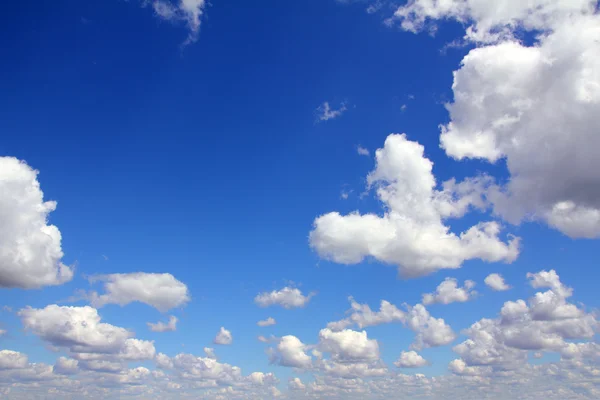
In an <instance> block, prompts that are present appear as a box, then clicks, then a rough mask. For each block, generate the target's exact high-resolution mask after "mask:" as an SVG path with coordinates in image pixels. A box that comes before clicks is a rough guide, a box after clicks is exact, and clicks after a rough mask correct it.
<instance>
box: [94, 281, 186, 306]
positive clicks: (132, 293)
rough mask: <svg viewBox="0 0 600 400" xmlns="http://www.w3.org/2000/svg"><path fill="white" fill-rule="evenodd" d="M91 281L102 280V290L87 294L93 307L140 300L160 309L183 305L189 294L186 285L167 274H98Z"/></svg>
mask: <svg viewBox="0 0 600 400" xmlns="http://www.w3.org/2000/svg"><path fill="white" fill-rule="evenodd" d="M90 281H91V282H92V283H95V282H103V283H104V292H105V293H102V294H98V293H96V292H92V293H91V294H90V295H89V298H90V301H91V303H92V305H93V306H94V307H96V308H100V307H103V306H105V305H107V304H118V305H120V306H125V305H127V304H129V303H132V302H140V303H144V304H147V305H149V306H152V307H154V308H156V309H157V310H159V311H161V312H166V311H169V310H170V309H172V308H175V307H180V306H183V305H185V304H186V303H187V302H188V301H189V300H190V296H189V293H188V288H187V286H186V285H185V284H184V283H183V282H180V281H178V280H177V279H175V277H174V276H173V275H171V274H152V273H145V272H135V273H130V274H111V275H100V276H95V277H93V278H90Z"/></svg>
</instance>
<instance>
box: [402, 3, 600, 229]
mask: <svg viewBox="0 0 600 400" xmlns="http://www.w3.org/2000/svg"><path fill="white" fill-rule="evenodd" d="M596 7H597V1H596V0H561V1H555V0H532V1H528V2H522V1H519V0H502V1H497V2H483V1H478V0H449V1H443V2H441V1H440V2H432V1H429V0H417V1H412V2H410V3H409V4H408V5H406V6H402V7H400V8H399V9H398V11H397V13H396V18H398V19H399V20H400V21H401V24H402V26H403V27H404V28H405V29H408V30H418V29H420V27H422V25H423V24H422V23H423V22H424V21H425V20H426V19H433V20H435V19H444V18H453V19H457V20H459V21H461V22H463V23H466V24H467V25H468V28H467V31H466V38H467V39H470V40H475V41H479V42H488V43H493V44H491V45H487V46H484V47H478V48H475V49H473V50H471V51H470V52H469V53H468V55H467V56H466V57H464V59H463V60H462V63H461V67H460V69H459V70H457V71H455V73H454V84H453V86H452V89H453V91H454V101H453V102H452V103H450V104H449V105H448V110H449V112H450V122H449V123H448V124H446V125H445V126H443V127H442V133H441V137H440V140H441V145H442V147H443V148H444V149H445V150H446V153H447V154H448V155H449V156H452V157H454V158H456V159H464V158H479V159H483V160H486V161H489V162H492V163H493V162H496V161H497V160H499V159H505V160H506V165H507V167H508V170H509V172H510V179H509V180H508V183H507V184H506V185H504V186H499V187H492V189H493V190H490V192H489V193H488V198H489V200H490V201H491V202H492V203H493V205H494V212H495V213H496V214H498V215H500V216H502V217H503V218H504V219H506V220H507V221H509V222H511V223H519V222H521V221H523V220H530V219H534V220H541V221H544V222H546V223H547V224H548V225H550V226H552V227H554V228H555V229H557V230H559V231H561V232H562V233H564V234H566V235H568V236H570V237H572V238H597V237H599V236H600V200H599V199H600V195H599V193H598V187H600V176H599V175H598V174H597V173H596V171H597V170H598V168H599V167H600V161H599V160H600V157H598V150H597V149H598V148H600V137H599V136H598V135H597V131H596V129H595V127H596V126H598V124H599V123H600V115H599V114H598V113H597V112H596V111H597V109H598V107H599V106H600V74H598V72H597V71H598V70H600V48H598V41H599V40H600V29H599V28H598V27H599V26H600V15H598V13H597V12H596ZM522 31H530V32H533V33H535V34H537V36H536V39H535V43H534V44H533V45H525V44H523V43H521V42H520V41H519V40H518V39H516V38H515V36H518V34H515V32H522ZM540 32H541V33H540ZM549 110H552V112H550V111H549ZM565 132H568V134H565Z"/></svg>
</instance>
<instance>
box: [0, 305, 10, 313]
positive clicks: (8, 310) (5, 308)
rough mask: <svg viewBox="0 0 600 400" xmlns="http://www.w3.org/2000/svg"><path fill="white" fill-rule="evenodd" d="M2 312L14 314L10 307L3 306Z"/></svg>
mask: <svg viewBox="0 0 600 400" xmlns="http://www.w3.org/2000/svg"><path fill="white" fill-rule="evenodd" d="M2 311H4V312H12V308H11V307H9V306H2Z"/></svg>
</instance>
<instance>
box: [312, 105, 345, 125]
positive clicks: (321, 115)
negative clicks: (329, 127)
mask: <svg viewBox="0 0 600 400" xmlns="http://www.w3.org/2000/svg"><path fill="white" fill-rule="evenodd" d="M347 109H348V108H347V107H346V103H342V104H341V105H340V107H339V108H338V109H337V110H335V109H332V108H331V106H330V105H329V102H327V101H326V102H324V103H323V104H321V105H320V106H319V107H318V108H317V122H321V121H329V120H330V119H335V118H338V117H341V116H342V114H343V113H344V112H346V110H347Z"/></svg>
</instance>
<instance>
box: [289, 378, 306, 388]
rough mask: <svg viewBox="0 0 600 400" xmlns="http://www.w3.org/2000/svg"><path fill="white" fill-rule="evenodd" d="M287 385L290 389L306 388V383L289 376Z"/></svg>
mask: <svg viewBox="0 0 600 400" xmlns="http://www.w3.org/2000/svg"><path fill="white" fill-rule="evenodd" d="M288 387H289V388H290V390H304V389H306V385H305V384H304V383H302V381H301V380H300V378H290V380H289V381H288Z"/></svg>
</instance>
